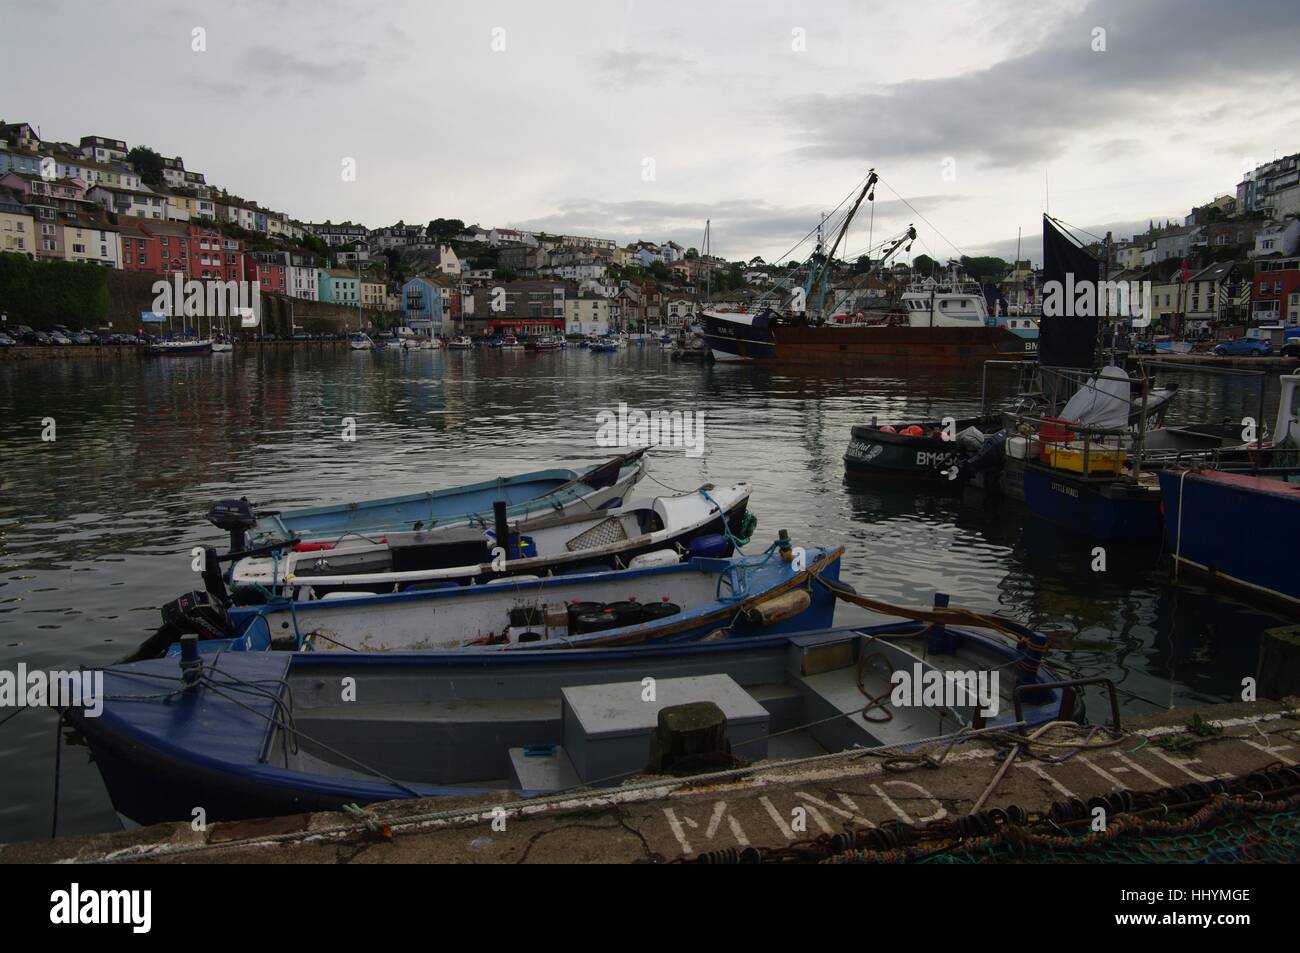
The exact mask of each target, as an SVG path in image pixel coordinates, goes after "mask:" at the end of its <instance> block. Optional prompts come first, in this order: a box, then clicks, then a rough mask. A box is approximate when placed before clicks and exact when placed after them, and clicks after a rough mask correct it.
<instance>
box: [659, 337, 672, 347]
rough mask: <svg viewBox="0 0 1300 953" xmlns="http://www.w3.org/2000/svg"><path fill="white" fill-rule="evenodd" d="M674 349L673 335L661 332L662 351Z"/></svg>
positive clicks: (660, 343)
mask: <svg viewBox="0 0 1300 953" xmlns="http://www.w3.org/2000/svg"><path fill="white" fill-rule="evenodd" d="M672 349H673V339H672V337H671V336H670V335H667V334H661V335H659V350H661V351H671V350H672Z"/></svg>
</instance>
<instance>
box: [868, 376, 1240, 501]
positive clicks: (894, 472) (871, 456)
mask: <svg viewBox="0 0 1300 953" xmlns="http://www.w3.org/2000/svg"><path fill="white" fill-rule="evenodd" d="M1103 375H1106V377H1107V379H1110V378H1123V379H1124V381H1126V382H1127V380H1128V375H1127V374H1126V373H1125V372H1124V371H1123V370H1122V369H1120V368H1118V367H1109V368H1106V369H1105V370H1104V371H1103ZM1097 386H1098V385H1097V384H1096V382H1095V380H1090V381H1088V382H1086V383H1085V384H1084V386H1083V387H1082V388H1080V391H1079V392H1078V393H1079V394H1081V395H1082V396H1079V397H1077V399H1076V400H1075V402H1074V403H1073V404H1070V403H1068V402H1067V403H1066V405H1065V406H1064V408H1062V409H1061V410H1060V411H1059V419H1062V420H1067V421H1071V422H1072V423H1074V424H1075V425H1077V426H1079V427H1087V426H1089V425H1092V424H1094V423H1096V422H1097V421H1098V420H1099V419H1101V417H1102V416H1104V415H1107V414H1110V413H1111V412H1112V410H1113V408H1112V406H1111V404H1110V403H1109V402H1107V401H1103V400H1100V399H1098V398H1097V396H1096V394H1095V390H1096V388H1097ZM1177 393H1178V389H1177V387H1176V386H1172V385H1171V386H1166V387H1153V388H1151V389H1150V391H1149V393H1148V395H1147V399H1146V401H1145V403H1143V402H1142V401H1138V400H1130V399H1129V397H1128V392H1127V387H1126V388H1125V395H1124V397H1123V400H1124V408H1125V412H1126V413H1127V420H1128V424H1129V426H1133V427H1135V426H1137V424H1138V420H1139V418H1140V417H1141V416H1142V415H1143V413H1144V412H1145V414H1146V417H1147V420H1148V422H1150V421H1153V420H1158V419H1160V418H1161V417H1162V416H1163V415H1164V413H1165V412H1166V411H1167V409H1168V406H1169V402H1170V401H1172V400H1173V399H1174V397H1175V396H1176V395H1177ZM1123 419H1124V418H1123V417H1120V418H1118V420H1123ZM1015 425H1016V420H1015V415H1012V414H1003V413H996V414H984V415H981V416H976V417H963V418H953V419H950V420H949V421H948V425H947V426H945V424H944V421H939V420H933V419H929V420H926V419H922V420H894V421H890V422H887V423H879V422H876V421H873V422H872V423H870V424H859V425H857V426H855V427H854V428H853V429H852V431H851V432H850V437H849V445H848V448H847V449H846V450H845V452H844V475H845V478H846V479H847V480H848V481H849V482H851V483H868V482H874V481H879V480H885V481H889V480H900V479H901V480H909V481H910V480H918V479H919V480H928V481H945V480H947V481H957V482H960V480H959V478H961V477H965V476H968V475H969V474H970V473H971V472H973V471H978V470H979V469H980V463H981V461H980V460H978V459H977V455H978V454H980V453H983V454H985V455H994V456H992V459H995V460H997V461H1000V460H1001V458H1002V449H1003V448H1002V447H1001V444H1002V443H1003V442H1005V440H1006V439H1007V437H1008V434H1009V433H1012V432H1013V431H1014V428H1015ZM1115 425H1116V426H1121V425H1122V424H1120V423H1116V424H1115ZM1237 429H1238V430H1239V429H1240V428H1237ZM1153 433H1154V431H1153ZM994 435H997V436H996V437H995V436H994ZM989 438H994V439H993V442H990V439H989ZM1193 443H1196V444H1197V445H1200V441H1198V440H1197V439H1196V438H1194V437H1190V436H1189V437H1188V439H1187V443H1186V445H1187V446H1189V447H1190V446H1191V445H1192V444H1193ZM995 444H996V445H997V446H996V448H995ZM1173 444H1174V437H1173V436H1171V437H1169V438H1168V445H1169V446H1173ZM995 449H996V454H995ZM1034 456H1037V454H1034ZM1024 457H1025V454H1023V453H1021V454H1019V455H1018V456H1017V457H1016V458H1017V459H1024ZM962 464H967V466H966V467H965V472H961V471H956V472H955V471H954V469H953V468H954V467H958V466H960V465H962Z"/></svg>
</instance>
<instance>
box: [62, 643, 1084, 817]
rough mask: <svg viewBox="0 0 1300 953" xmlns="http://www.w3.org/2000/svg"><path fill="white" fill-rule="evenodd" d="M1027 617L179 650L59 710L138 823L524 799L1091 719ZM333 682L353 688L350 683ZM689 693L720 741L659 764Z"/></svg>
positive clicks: (109, 675) (116, 675) (114, 674)
mask: <svg viewBox="0 0 1300 953" xmlns="http://www.w3.org/2000/svg"><path fill="white" fill-rule="evenodd" d="M1025 632H1026V633H1027V634H1026V636H1025V637H1024V638H1023V639H1022V640H1021V641H1020V643H1019V644H1017V643H1016V642H1012V641H1010V640H1006V639H1003V638H1001V637H998V636H994V635H988V634H984V633H981V632H976V631H972V630H971V629H970V628H967V627H961V628H959V627H956V626H947V627H944V626H935V625H931V624H927V623H923V622H918V621H890V622H884V623H880V624H876V625H860V626H854V627H845V628H838V629H821V630H816V631H807V632H802V633H797V634H786V633H766V632H764V633H758V634H754V635H750V636H747V637H744V638H725V639H720V640H716V641H707V642H696V643H690V644H682V643H649V644H645V645H632V646H623V647H611V648H600V649H595V650H587V649H579V648H574V649H569V650H567V651H548V650H538V649H524V650H516V651H487V650H461V651H447V652H425V653H404V654H386V655H378V654H366V653H355V652H349V653H342V652H305V653H303V652H297V653H290V652H242V653H241V652H227V653H224V654H221V655H200V654H198V653H191V654H189V655H182V656H180V657H179V659H178V658H177V657H170V658H164V659H156V660H149V661H143V662H136V663H132V664H127V665H117V666H114V667H113V668H111V669H109V670H106V671H105V672H104V673H103V678H104V683H103V692H102V693H101V694H102V697H103V698H104V703H103V711H102V712H101V713H100V714H99V716H98V717H90V713H89V712H87V711H84V710H82V709H79V708H72V709H69V710H68V711H67V717H68V718H69V720H70V721H71V723H72V724H73V725H74V726H75V727H76V728H77V730H78V731H79V733H80V734H81V735H82V736H83V737H84V738H85V740H86V741H87V743H88V745H89V747H90V750H91V753H92V754H93V756H94V762H95V765H96V766H97V767H98V768H99V771H100V773H101V775H102V776H103V779H104V783H105V786H106V787H107V789H108V793H109V796H110V798H111V800H112V803H113V806H114V808H115V809H116V810H117V812H118V813H119V814H120V815H122V816H124V817H126V818H129V819H130V820H132V821H134V822H137V823H140V824H151V823H157V822H163V821H177V820H189V819H190V818H191V817H192V814H193V810H194V805H196V804H201V805H203V808H204V811H205V812H206V816H207V818H208V820H209V821H227V820H237V819H243V818H254V817H267V816H272V815H281V814H297V813H303V812H310V811H322V810H339V809H341V808H342V807H343V806H344V805H348V804H368V803H374V802H378V801H388V800H394V799H407V798H416V797H433V796H442V795H447V796H458V797H462V798H463V797H465V796H467V795H475V794H491V795H492V796H493V797H499V796H500V794H501V792H502V791H511V792H514V793H516V794H519V795H522V796H525V797H527V796H535V795H543V794H551V793H556V792H562V791H569V790H573V789H577V788H583V787H603V788H605V789H610V788H612V787H614V786H616V785H620V784H623V783H625V782H627V781H628V780H629V779H632V778H634V777H636V776H643V777H644V776H645V775H646V774H647V773H648V772H650V773H651V774H653V772H655V771H674V772H675V773H678V774H680V773H681V772H682V771H683V770H685V771H688V772H689V771H690V770H694V771H696V772H698V771H700V770H710V769H719V768H732V767H736V766H738V765H743V764H746V763H750V762H755V761H760V760H790V759H797V758H805V757H815V756H818V755H824V754H828V753H834V752H839V751H844V750H847V749H857V750H861V749H878V748H881V747H885V746H888V747H891V748H896V747H897V748H906V747H907V746H909V745H915V744H917V743H919V742H922V741H926V740H929V739H933V738H934V737H935V736H946V735H953V736H956V735H958V734H960V733H963V732H968V731H970V730H971V729H973V728H979V727H996V726H999V725H1005V726H1007V728H1009V729H1010V728H1012V727H1013V725H1014V724H1015V723H1016V722H1017V721H1019V722H1023V727H1024V729H1026V730H1032V729H1033V728H1035V727H1038V726H1040V725H1043V724H1045V723H1047V722H1049V721H1053V720H1060V719H1067V718H1074V719H1078V718H1081V717H1082V712H1081V709H1080V706H1079V704H1078V696H1076V695H1075V694H1074V693H1073V689H1072V688H1071V687H1069V685H1068V683H1060V682H1058V681H1057V676H1056V674H1055V673H1053V672H1052V670H1051V669H1050V668H1049V667H1048V666H1047V665H1046V664H1042V663H1041V661H1040V659H1041V653H1040V652H1039V651H1038V648H1037V647H1038V646H1039V645H1040V644H1044V645H1045V643H1046V639H1045V637H1043V636H1041V635H1040V634H1039V633H1035V632H1032V631H1030V630H1025ZM899 672H903V673H908V674H909V675H911V676H912V677H913V679H914V680H916V681H917V682H920V683H925V682H926V681H927V680H937V681H951V679H950V677H949V676H948V675H946V674H945V673H952V674H953V676H957V673H976V675H977V678H978V677H979V675H980V674H982V675H983V676H984V677H985V681H986V684H987V685H988V686H989V687H990V688H991V689H992V690H991V691H987V692H985V693H983V695H982V696H981V694H980V693H979V692H978V691H967V692H965V693H962V694H959V695H958V696H957V697H956V698H955V699H954V700H955V701H956V704H951V705H947V706H944V705H937V704H934V703H932V702H929V701H926V700H925V699H924V698H923V697H919V698H915V699H913V698H909V697H901V698H897V699H896V697H895V696H894V694H893V691H892V689H893V688H894V685H893V679H894V675H895V673H899ZM999 676H1001V677H999ZM958 677H964V676H958ZM647 680H652V681H651V682H649V683H648V682H647ZM340 684H350V685H355V686H356V688H357V691H356V694H355V700H348V701H343V700H342V699H343V697H344V695H343V693H341V692H340V691H339V688H338V686H339V685H340ZM647 684H652V685H653V686H654V692H653V694H652V695H650V696H649V700H647V694H646V685H647ZM700 702H709V703H712V704H713V705H716V706H717V708H718V709H719V710H720V711H721V715H722V716H723V717H724V718H725V722H726V727H725V744H724V745H722V746H721V747H722V748H723V750H722V751H720V752H716V753H714V752H711V753H710V754H712V755H713V757H710V758H707V759H697V760H696V762H695V764H694V765H691V766H688V765H686V764H683V763H673V762H671V761H670V760H666V759H665V758H659V757H656V758H655V759H654V763H651V762H652V757H651V752H652V751H653V750H655V748H656V746H655V737H656V734H657V732H658V725H659V723H660V720H661V713H663V712H664V710H665V709H667V708H670V707H672V708H675V707H676V706H679V705H684V704H691V703H700ZM986 705H987V706H988V707H985V706H986ZM661 748H662V746H661ZM726 749H729V752H728V751H727V750H726ZM663 780H665V781H669V780H671V779H668V778H665V779H663ZM679 783H680V782H679Z"/></svg>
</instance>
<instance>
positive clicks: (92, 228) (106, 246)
mask: <svg viewBox="0 0 1300 953" xmlns="http://www.w3.org/2000/svg"><path fill="white" fill-rule="evenodd" d="M59 228H60V229H61V231H62V233H63V234H62V238H63V241H62V247H63V258H64V260H65V261H85V262H90V263H91V264H95V265H102V266H103V267H105V268H121V267H122V244H121V239H120V238H119V236H118V232H117V228H116V227H115V226H113V225H110V224H109V223H108V222H107V221H106V220H104V219H103V218H100V217H92V216H90V215H85V214H81V213H77V212H65V213H63V215H61V216H60V221H59Z"/></svg>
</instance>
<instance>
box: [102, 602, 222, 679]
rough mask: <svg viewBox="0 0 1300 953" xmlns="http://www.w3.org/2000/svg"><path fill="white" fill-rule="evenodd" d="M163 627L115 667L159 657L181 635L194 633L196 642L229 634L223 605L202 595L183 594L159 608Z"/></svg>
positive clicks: (220, 637)
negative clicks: (197, 638)
mask: <svg viewBox="0 0 1300 953" xmlns="http://www.w3.org/2000/svg"><path fill="white" fill-rule="evenodd" d="M162 620H163V624H162V625H160V626H159V627H158V629H157V631H155V632H154V634H153V635H151V636H149V638H147V639H145V640H144V641H143V642H141V643H140V645H139V647H138V648H137V649H136V650H135V651H134V652H132V653H131V654H130V655H128V656H126V657H125V658H122V659H119V660H118V664H124V663H126V662H138V661H140V660H141V659H150V658H159V657H161V656H162V654H163V653H164V652H166V651H167V648H168V646H170V645H172V644H173V643H174V642H176V641H178V640H179V639H180V637H181V636H182V635H186V634H188V633H191V632H192V633H195V634H196V635H198V637H199V638H200V639H224V638H227V637H228V636H229V635H230V620H229V618H228V617H227V615H226V604H225V603H224V602H222V601H221V600H219V599H217V598H215V597H214V596H212V595H211V594H210V593H206V592H199V591H195V592H187V593H186V594H185V595H183V596H181V597H180V598H179V599H173V600H172V601H171V602H169V603H167V604H166V605H165V606H163V607H162Z"/></svg>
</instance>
